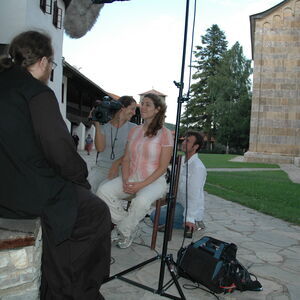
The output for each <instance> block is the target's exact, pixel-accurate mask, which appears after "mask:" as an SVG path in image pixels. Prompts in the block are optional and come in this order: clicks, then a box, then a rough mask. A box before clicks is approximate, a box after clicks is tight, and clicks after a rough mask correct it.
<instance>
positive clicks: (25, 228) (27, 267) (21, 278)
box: [0, 218, 42, 300]
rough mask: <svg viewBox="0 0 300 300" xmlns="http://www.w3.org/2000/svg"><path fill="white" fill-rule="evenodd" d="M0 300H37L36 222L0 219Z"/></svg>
mask: <svg viewBox="0 0 300 300" xmlns="http://www.w3.org/2000/svg"><path fill="white" fill-rule="evenodd" d="M0 234H1V238H0V299H1V300H24V299H26V300H37V299H39V288H40V275H41V271H40V268H41V254H42V239H41V234H42V232H41V227H40V224H39V221H38V220H7V219H2V218H0Z"/></svg>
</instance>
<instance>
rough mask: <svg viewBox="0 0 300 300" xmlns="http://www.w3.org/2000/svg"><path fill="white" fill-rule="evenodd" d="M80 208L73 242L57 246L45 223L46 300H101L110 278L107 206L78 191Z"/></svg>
mask: <svg viewBox="0 0 300 300" xmlns="http://www.w3.org/2000/svg"><path fill="white" fill-rule="evenodd" d="M77 192H78V198H79V208H78V215H77V220H76V223H75V226H74V228H73V232H72V236H71V238H70V239H68V240H66V241H64V242H62V243H61V244H59V245H55V244H54V242H53V237H52V234H51V231H50V230H49V227H48V226H47V223H46V220H42V230H43V232H42V236H43V254H42V282H41V296H40V299H42V300H67V299H70V300H71V299H72V300H73V299H74V300H87V299H88V300H96V299H97V300H98V299H99V300H100V299H104V298H103V296H102V295H101V294H100V292H99V289H100V286H101V283H102V282H103V279H105V278H106V277H108V276H109V267H110V251H111V245H110V229H111V228H110V226H111V219H110V213H109V209H108V207H107V206H106V204H105V203H104V202H103V201H102V200H101V199H99V198H98V197H97V196H95V195H94V194H92V193H91V192H90V191H88V190H86V189H84V188H81V187H77Z"/></svg>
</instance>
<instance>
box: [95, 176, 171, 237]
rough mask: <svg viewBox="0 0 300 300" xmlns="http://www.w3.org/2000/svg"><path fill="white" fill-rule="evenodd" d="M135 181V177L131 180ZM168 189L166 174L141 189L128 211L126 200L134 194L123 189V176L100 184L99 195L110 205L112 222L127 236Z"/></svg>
mask: <svg viewBox="0 0 300 300" xmlns="http://www.w3.org/2000/svg"><path fill="white" fill-rule="evenodd" d="M130 181H132V182H134V181H135V178H133V179H132V180H130ZM166 191H167V184H166V179H165V176H161V177H160V178H158V179H156V180H155V181H154V182H152V183H151V184H149V185H147V186H146V187H144V188H142V189H141V190H139V191H138V192H137V193H136V194H135V195H134V198H133V199H132V200H131V205H130V207H129V210H128V212H127V211H125V210H124V208H123V207H124V201H123V200H126V199H127V198H130V197H131V196H132V195H131V194H127V193H125V192H124V191H123V181H122V177H121V176H119V177H117V178H115V179H113V180H110V181H108V182H105V183H104V184H102V185H100V187H99V189H98V191H97V196H99V197H100V198H101V199H102V200H103V201H104V202H105V203H106V204H107V205H108V207H109V209H110V213H111V218H112V222H113V223H115V224H116V225H117V228H118V230H119V231H120V232H121V233H122V234H123V235H124V236H125V237H128V236H130V235H131V234H132V233H133V232H134V231H135V228H136V226H137V225H138V223H139V222H140V221H141V220H142V219H143V218H144V217H145V215H146V214H147V213H148V212H149V209H150V208H151V204H152V203H153V202H154V201H156V200H157V199H159V198H161V197H163V196H164V195H165V194H166Z"/></svg>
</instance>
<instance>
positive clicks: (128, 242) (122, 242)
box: [117, 234, 134, 249]
mask: <svg viewBox="0 0 300 300" xmlns="http://www.w3.org/2000/svg"><path fill="white" fill-rule="evenodd" d="M133 239H134V235H133V234H132V235H130V236H128V237H124V238H123V239H122V240H120V241H119V242H118V244H117V245H118V246H119V247H120V248H121V249H126V248H128V247H130V246H131V244H132V242H133Z"/></svg>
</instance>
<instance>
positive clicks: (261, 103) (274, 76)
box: [245, 0, 300, 166]
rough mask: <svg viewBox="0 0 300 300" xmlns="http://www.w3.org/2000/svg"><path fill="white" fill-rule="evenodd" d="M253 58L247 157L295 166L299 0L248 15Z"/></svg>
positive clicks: (299, 145) (299, 125)
mask: <svg viewBox="0 0 300 300" xmlns="http://www.w3.org/2000/svg"><path fill="white" fill-rule="evenodd" d="M250 23H251V42H252V56H253V59H254V74H253V99H252V112H251V125H250V127H251V128H250V146H249V151H248V152H247V153H245V160H246V161H249V162H268V163H292V164H293V163H294V164H295V165H297V166H300V0H285V1H282V2H280V3H279V4H277V5H276V6H274V7H272V8H270V9H268V10H266V11H264V12H261V13H258V14H255V15H252V16H250Z"/></svg>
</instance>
